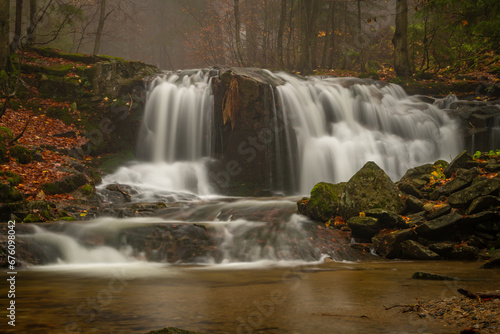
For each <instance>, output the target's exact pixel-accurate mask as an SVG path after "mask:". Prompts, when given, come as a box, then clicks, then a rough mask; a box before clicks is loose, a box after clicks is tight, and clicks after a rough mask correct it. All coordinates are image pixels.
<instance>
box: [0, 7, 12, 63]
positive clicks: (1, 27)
mask: <svg viewBox="0 0 500 334" xmlns="http://www.w3.org/2000/svg"><path fill="white" fill-rule="evenodd" d="M9 22H10V1H9V0H0V71H2V70H5V69H6V68H7V60H8V59H9V54H10V50H9V31H10V29H9V26H10V25H9Z"/></svg>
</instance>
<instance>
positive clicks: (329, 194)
mask: <svg viewBox="0 0 500 334" xmlns="http://www.w3.org/2000/svg"><path fill="white" fill-rule="evenodd" d="M344 186H345V183H340V184H331V183H327V182H320V183H318V184H316V185H315V186H314V187H313V189H312V190H311V197H310V198H309V200H308V201H307V204H305V205H302V206H301V205H300V203H301V202H300V201H299V212H300V213H301V214H304V215H306V216H309V217H311V218H312V219H315V220H318V221H321V222H326V221H328V220H329V219H330V218H334V217H335V216H337V210H338V205H339V198H340V194H341V193H342V190H343V188H344Z"/></svg>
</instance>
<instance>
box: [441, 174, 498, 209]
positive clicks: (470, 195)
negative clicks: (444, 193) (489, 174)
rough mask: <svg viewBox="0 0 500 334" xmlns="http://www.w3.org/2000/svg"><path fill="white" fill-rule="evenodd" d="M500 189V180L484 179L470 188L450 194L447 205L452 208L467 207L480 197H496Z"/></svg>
mask: <svg viewBox="0 0 500 334" xmlns="http://www.w3.org/2000/svg"><path fill="white" fill-rule="evenodd" d="M499 188H500V179H484V180H481V181H479V182H477V183H475V184H473V185H472V186H470V187H467V188H465V189H463V190H460V191H458V192H456V193H453V194H451V195H450V196H449V197H448V203H449V204H450V205H451V206H452V207H459V208H460V207H467V206H469V205H470V204H471V203H472V201H474V200H475V199H476V198H478V197H481V196H487V195H490V194H491V195H494V196H495V195H497V194H498V189H499Z"/></svg>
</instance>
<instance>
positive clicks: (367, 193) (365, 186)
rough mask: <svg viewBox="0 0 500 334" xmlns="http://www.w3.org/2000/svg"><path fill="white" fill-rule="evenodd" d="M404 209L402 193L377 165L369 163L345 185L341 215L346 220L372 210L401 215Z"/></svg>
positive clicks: (340, 208) (341, 201)
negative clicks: (382, 210)
mask: <svg viewBox="0 0 500 334" xmlns="http://www.w3.org/2000/svg"><path fill="white" fill-rule="evenodd" d="M403 208H404V202H403V198H402V194H401V191H399V189H398V188H397V187H396V184H395V183H394V182H392V180H391V179H390V178H389V176H387V174H386V173H385V172H384V171H383V170H382V169H381V168H380V167H379V166H377V164H376V163H374V162H372V161H369V162H367V163H366V164H365V165H364V166H363V168H361V169H360V170H359V171H358V172H357V173H356V174H355V175H354V176H353V177H352V178H351V179H350V180H349V181H348V182H347V183H346V185H345V187H344V190H343V192H342V195H341V197H340V201H339V214H340V215H341V216H342V217H343V218H344V219H346V220H348V219H349V218H351V217H357V216H359V213H360V212H364V211H367V210H370V209H384V210H387V211H392V212H395V213H399V212H401V211H402V210H403Z"/></svg>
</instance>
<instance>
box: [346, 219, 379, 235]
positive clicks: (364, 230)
mask: <svg viewBox="0 0 500 334" xmlns="http://www.w3.org/2000/svg"><path fill="white" fill-rule="evenodd" d="M347 226H349V228H350V229H351V231H352V235H353V236H354V237H356V238H362V239H371V238H372V237H373V236H374V235H375V234H377V233H378V231H380V224H379V222H378V219H376V218H373V217H352V218H350V219H349V220H348V221H347Z"/></svg>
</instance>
